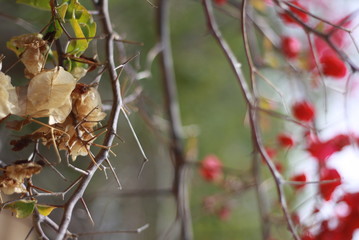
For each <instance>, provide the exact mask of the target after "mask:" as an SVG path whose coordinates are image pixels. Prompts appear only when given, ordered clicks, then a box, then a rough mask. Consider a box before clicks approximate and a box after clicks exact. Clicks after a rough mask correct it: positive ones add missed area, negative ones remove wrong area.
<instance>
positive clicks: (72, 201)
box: [56, 0, 122, 240]
mask: <svg viewBox="0 0 359 240" xmlns="http://www.w3.org/2000/svg"><path fill="white" fill-rule="evenodd" d="M93 2H94V5H95V6H96V8H97V10H98V11H99V15H100V16H101V17H102V18H101V21H102V26H103V31H104V34H105V35H106V39H105V40H106V58H107V69H108V71H109V76H110V81H111V86H112V94H113V103H112V111H111V113H110V117H109V121H108V125H107V126H108V127H107V130H108V131H107V133H106V135H105V138H104V142H103V144H102V145H103V146H107V147H110V146H111V145H112V142H113V140H114V138H115V133H116V129H117V124H118V118H119V115H120V112H121V107H122V97H121V91H120V83H119V81H118V79H117V73H116V71H115V70H114V69H115V66H116V64H115V62H114V55H113V54H114V39H115V36H116V35H115V33H114V31H113V28H112V22H111V19H110V15H109V11H108V0H99V1H95V0H94V1H93ZM108 155H109V148H102V149H101V150H100V152H99V153H98V154H97V156H96V158H95V160H96V163H97V164H94V163H91V165H90V167H89V168H88V170H87V172H88V175H86V176H83V178H82V179H81V181H80V183H79V186H78V188H77V189H76V190H75V192H74V193H73V195H72V196H71V197H70V198H69V200H68V201H67V203H66V205H65V208H64V213H63V217H62V220H61V223H60V225H59V233H58V235H57V236H56V240H62V239H63V238H64V236H65V235H66V231H67V229H68V226H69V224H70V221H71V217H72V212H73V210H74V207H75V205H76V203H77V202H78V201H79V200H80V199H81V198H82V196H83V194H84V192H85V190H86V188H87V186H88V184H89V183H90V181H91V179H92V177H93V175H94V173H95V172H96V171H97V169H98V168H97V166H98V165H101V164H102V162H103V161H105V160H106V159H107V157H108Z"/></svg>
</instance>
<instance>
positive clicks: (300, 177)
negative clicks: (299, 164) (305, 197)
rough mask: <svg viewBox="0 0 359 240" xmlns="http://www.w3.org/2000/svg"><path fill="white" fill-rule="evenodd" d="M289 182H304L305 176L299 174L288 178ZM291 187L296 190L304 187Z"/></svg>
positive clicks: (297, 185) (294, 185)
mask: <svg viewBox="0 0 359 240" xmlns="http://www.w3.org/2000/svg"><path fill="white" fill-rule="evenodd" d="M290 180H291V181H294V182H305V181H307V176H306V175H305V173H301V174H297V175H294V176H293V177H291V178H290ZM292 186H293V188H295V189H296V190H299V189H301V188H303V187H305V183H303V184H293V185H292Z"/></svg>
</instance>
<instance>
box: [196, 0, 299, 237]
mask: <svg viewBox="0 0 359 240" xmlns="http://www.w3.org/2000/svg"><path fill="white" fill-rule="evenodd" d="M202 2H203V8H204V12H205V16H206V19H207V24H208V27H209V30H210V32H211V33H212V35H213V37H214V38H215V39H216V41H217V43H218V44H219V46H220V47H221V49H222V50H223V52H224V54H225V56H226V57H227V60H228V61H229V63H230V66H231V68H232V70H233V71H234V73H235V76H236V78H237V81H238V83H239V85H240V87H241V90H242V93H243V96H244V98H245V100H246V102H247V106H248V108H249V116H250V126H251V131H252V139H253V141H254V144H255V145H254V148H255V149H256V150H257V151H258V152H259V153H260V155H261V156H262V158H263V159H264V160H265V162H266V164H267V166H268V168H269V170H270V172H271V174H272V176H273V179H274V181H275V183H276V189H277V194H278V198H279V202H280V205H281V207H282V211H283V214H284V216H285V219H286V221H287V224H288V228H289V230H290V232H291V233H292V236H293V238H294V239H295V240H299V236H298V234H297V232H296V230H295V228H294V225H293V222H292V219H291V216H290V213H289V211H288V207H287V202H286V198H285V195H284V191H283V180H282V176H281V174H280V173H279V172H278V170H277V169H276V167H275V165H274V163H273V162H272V160H271V159H270V157H269V156H268V154H267V152H266V150H265V148H264V146H263V143H262V137H261V133H260V129H259V126H258V119H257V118H256V116H257V110H256V108H257V107H256V98H257V95H256V91H255V87H254V88H253V92H251V91H250V90H249V88H248V85H247V83H246V81H245V78H244V76H243V73H242V70H241V64H240V63H239V62H238V61H237V59H236V57H235V55H234V54H233V52H232V50H231V48H230V47H229V45H228V44H227V43H226V41H225V40H224V39H223V37H222V35H221V32H220V31H219V29H218V26H217V23H216V20H215V18H214V16H213V8H212V5H211V2H210V1H209V0H203V1H202ZM246 3H247V1H246V0H244V1H243V4H242V33H243V38H244V42H245V48H246V55H247V61H248V63H249V65H250V71H251V83H252V85H254V86H255V82H254V69H255V68H254V66H253V63H252V59H251V54H250V49H249V45H248V40H247V38H246V34H245V33H246V17H247V15H246V11H245V9H246Z"/></svg>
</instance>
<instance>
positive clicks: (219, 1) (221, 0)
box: [214, 0, 227, 5]
mask: <svg viewBox="0 0 359 240" xmlns="http://www.w3.org/2000/svg"><path fill="white" fill-rule="evenodd" d="M214 2H215V3H216V4H217V5H224V4H226V3H227V0H214Z"/></svg>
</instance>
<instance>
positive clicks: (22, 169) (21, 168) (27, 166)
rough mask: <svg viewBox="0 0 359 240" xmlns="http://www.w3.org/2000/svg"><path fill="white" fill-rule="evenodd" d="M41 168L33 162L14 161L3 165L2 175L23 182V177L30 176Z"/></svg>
mask: <svg viewBox="0 0 359 240" xmlns="http://www.w3.org/2000/svg"><path fill="white" fill-rule="evenodd" d="M41 169H42V166H41V165H40V164H37V163H34V162H28V163H18V164H16V163H15V164H13V165H9V166H6V167H5V169H4V175H5V176H6V177H9V178H12V179H16V180H17V181H19V182H23V181H24V179H25V178H30V177H31V176H32V175H34V174H38V173H39V172H40V171H41Z"/></svg>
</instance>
